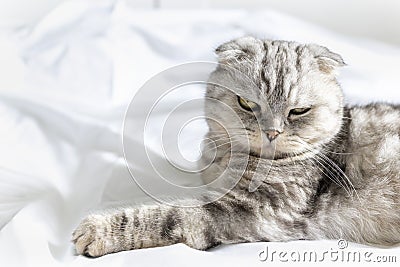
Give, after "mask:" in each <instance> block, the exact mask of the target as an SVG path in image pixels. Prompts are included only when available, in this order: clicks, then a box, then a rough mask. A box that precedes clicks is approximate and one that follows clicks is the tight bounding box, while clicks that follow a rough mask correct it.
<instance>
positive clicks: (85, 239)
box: [72, 215, 114, 257]
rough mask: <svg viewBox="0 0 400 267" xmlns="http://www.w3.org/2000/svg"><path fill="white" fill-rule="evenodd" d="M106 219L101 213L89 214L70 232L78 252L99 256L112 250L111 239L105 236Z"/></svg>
mask: <svg viewBox="0 0 400 267" xmlns="http://www.w3.org/2000/svg"><path fill="white" fill-rule="evenodd" d="M106 229H107V219H106V217H105V216H103V215H89V216H88V217H87V218H86V219H84V220H83V221H82V222H81V223H80V224H79V226H78V227H77V228H76V229H75V231H74V232H73V234H72V242H73V243H74V244H75V249H76V252H77V253H78V254H81V255H85V256H89V257H99V256H103V255H105V254H108V253H111V252H114V251H113V246H112V240H108V239H110V238H109V237H108V236H107V231H106Z"/></svg>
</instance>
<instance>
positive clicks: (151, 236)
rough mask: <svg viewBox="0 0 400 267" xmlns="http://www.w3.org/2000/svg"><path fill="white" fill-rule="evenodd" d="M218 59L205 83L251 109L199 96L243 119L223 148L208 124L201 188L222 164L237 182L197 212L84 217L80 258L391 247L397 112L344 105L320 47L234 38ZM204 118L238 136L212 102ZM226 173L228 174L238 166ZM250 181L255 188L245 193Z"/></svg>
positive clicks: (333, 63) (122, 211) (157, 209)
mask: <svg viewBox="0 0 400 267" xmlns="http://www.w3.org/2000/svg"><path fill="white" fill-rule="evenodd" d="M216 53H217V55H218V58H219V62H220V67H218V68H217V70H215V71H214V73H212V74H211V77H210V79H211V80H214V81H226V82H229V81H231V82H232V81H233V82H234V83H235V84H236V85H239V86H237V87H238V89H237V90H238V92H237V94H238V95H240V96H242V97H244V98H246V99H247V100H250V101H253V102H255V103H257V104H258V106H259V109H258V110H257V111H254V112H249V111H248V110H244V109H243V108H242V107H241V106H240V105H239V103H238V96H237V95H236V94H235V93H233V92H230V91H226V90H222V89H221V88H218V86H216V85H210V86H209V87H208V90H207V97H209V98H210V99H217V100H219V101H222V102H223V103H225V104H227V105H229V106H230V107H231V108H232V109H233V110H234V111H235V113H236V114H238V115H239V116H240V118H241V119H242V120H243V121H244V126H243V127H244V129H245V132H246V135H245V136H242V135H241V134H238V136H233V137H232V140H234V141H232V142H231V143H228V144H226V140H228V139H227V138H228V136H226V133H225V131H224V129H222V128H221V127H220V126H219V125H217V124H215V123H213V122H212V121H210V122H209V128H210V131H209V133H208V137H209V138H211V139H212V140H214V141H215V143H216V144H217V145H218V152H217V157H216V158H215V160H214V162H213V165H212V166H211V167H210V168H209V169H208V170H207V171H206V172H204V180H205V181H206V182H210V181H211V180H213V178H214V177H215V175H216V171H215V170H218V169H221V168H223V167H224V165H226V162H227V159H228V158H229V157H231V154H236V155H240V154H241V153H243V154H244V153H247V154H246V155H243V156H248V157H249V162H248V164H247V167H246V170H245V172H244V174H243V175H242V177H241V179H240V181H239V182H238V183H237V185H236V186H235V187H234V188H233V189H232V190H231V191H229V192H228V193H227V194H226V195H225V196H224V197H222V198H220V199H219V200H217V201H214V202H212V203H209V204H206V205H203V206H198V207H193V208H184V207H179V205H177V206H175V207H173V206H167V205H163V204H158V205H156V204H152V205H142V206H132V207H127V208H119V209H112V210H108V211H105V212H103V213H98V214H92V215H89V216H88V217H87V218H86V219H84V220H83V221H82V222H81V224H80V225H79V226H78V227H77V229H76V230H75V232H74V233H73V242H74V243H75V246H76V250H77V252H78V253H79V254H85V255H88V256H92V257H97V256H102V255H105V254H108V253H113V252H118V251H122V250H131V249H139V248H148V247H157V246H165V245H170V244H175V243H179V242H182V243H185V244H186V245H188V246H190V247H192V248H195V249H201V250H205V249H208V248H211V247H214V246H217V245H219V244H222V243H224V244H229V243H239V242H256V241H287V240H296V239H338V238H344V239H346V240H349V241H355V242H360V243H365V244H380V245H392V244H395V243H398V242H400V209H399V207H400V206H399V204H400V106H399V105H389V104H371V105H367V106H352V107H346V106H344V105H343V95H342V91H341V88H340V86H339V84H338V82H337V80H336V74H337V73H336V71H337V69H338V68H339V67H341V66H343V65H344V62H343V60H342V58H341V57H340V56H339V55H338V54H335V53H333V52H331V51H329V50H328V49H327V48H325V47H322V46H318V45H310V44H306V45H305V44H299V43H295V42H286V41H271V40H259V39H256V38H253V37H243V38H239V39H236V40H233V41H230V42H228V43H225V44H222V45H221V46H220V47H219V48H217V50H216ZM224 66H231V67H233V68H235V69H237V70H240V71H241V72H242V73H245V74H246V75H247V76H248V77H250V79H251V80H252V83H254V84H255V85H256V86H255V87H249V84H247V83H243V84H241V82H243V81H240V80H235V77H232V75H229V72H227V71H226V69H225V70H224ZM305 107H307V108H310V109H309V111H308V112H306V113H305V114H300V115H296V116H292V115H293V114H291V112H292V111H291V110H292V109H294V108H305ZM205 111H206V115H207V116H211V117H217V118H218V119H219V120H220V121H221V124H222V125H224V126H226V127H232V129H230V132H235V129H234V127H236V126H235V125H236V124H235V122H234V121H232V120H233V119H234V118H233V117H230V115H229V114H225V113H224V112H223V111H222V110H220V109H219V108H218V107H217V106H215V105H213V104H212V103H211V102H209V101H207V102H206V106H205ZM256 112H258V115H257V114H255V113H256ZM256 115H257V117H258V118H259V120H258V121H257V120H256V119H255V117H256ZM271 128H273V129H277V130H279V132H280V134H279V135H278V137H277V138H276V139H274V140H273V141H268V140H266V138H265V132H264V131H265V130H268V129H271ZM246 138H247V140H250V143H249V151H250V152H245V151H246V150H245V149H244V147H245V145H244V143H245V139H246ZM271 145H273V146H274V149H275V153H273V154H271V153H270V152H269V150H270V148H271ZM262 148H263V149H262ZM207 152H208V150H207V147H206V148H205V151H204V153H203V157H204V160H207V157H209V155H208V153H207ZM212 167H215V168H212ZM231 168H232V170H230V171H232V173H233V172H234V171H235V164H233V165H232V166H231ZM254 179H259V180H260V181H261V185H260V186H259V187H258V188H257V189H256V190H255V191H254V192H250V191H249V190H248V188H249V184H250V182H251V180H254ZM216 190H217V189H216ZM179 201H182V202H183V203H184V202H185V201H192V200H179Z"/></svg>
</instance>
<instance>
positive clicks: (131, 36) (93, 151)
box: [0, 1, 400, 267]
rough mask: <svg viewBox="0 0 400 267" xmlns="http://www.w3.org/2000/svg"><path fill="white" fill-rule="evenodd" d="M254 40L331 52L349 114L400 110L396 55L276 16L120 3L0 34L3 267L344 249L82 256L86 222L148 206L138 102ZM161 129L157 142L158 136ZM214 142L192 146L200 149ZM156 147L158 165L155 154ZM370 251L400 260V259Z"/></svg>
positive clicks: (197, 260) (252, 260)
mask: <svg viewBox="0 0 400 267" xmlns="http://www.w3.org/2000/svg"><path fill="white" fill-rule="evenodd" d="M382 30H384V29H382ZM245 34H252V35H256V36H258V37H262V38H277V39H286V40H296V41H299V42H313V43H319V44H322V45H326V46H328V47H329V48H330V49H331V50H333V51H335V52H338V53H340V54H341V55H342V56H343V58H344V59H345V61H346V63H347V64H348V66H347V67H345V68H344V69H343V70H342V71H341V76H340V82H341V84H342V85H343V88H344V91H345V94H346V96H347V99H348V102H349V103H366V102H370V101H391V102H397V103H399V102H400V93H399V92H400V90H399V85H398V84H399V82H398V81H399V76H398V70H399V69H400V49H399V48H397V47H390V46H388V45H385V44H381V43H377V42H371V41H367V40H360V39H354V38H350V37H344V36H340V35H338V34H335V33H332V32H329V31H326V30H324V29H321V28H319V27H317V26H314V25H310V24H308V23H305V22H302V21H299V20H297V19H294V18H291V17H287V16H285V15H282V14H279V13H276V12H273V11H269V10H261V11H241V10H236V11H235V10H232V11H224V10H134V9H131V8H129V7H128V6H127V5H125V3H124V2H123V1H69V2H66V3H64V4H62V5H60V6H59V7H58V8H56V9H55V10H53V11H52V12H51V13H49V14H48V15H47V16H45V17H44V18H43V19H42V20H41V21H40V22H39V23H38V24H37V25H34V26H32V27H29V28H23V29H13V30H12V31H10V30H2V31H0V57H1V58H0V59H1V60H0V66H1V68H0V70H2V71H3V75H2V77H1V80H2V81H0V226H1V227H2V228H1V231H0V266H7V267H9V266H92V265H93V266H94V265H96V266H134V265H144V266H187V265H190V266H205V265H206V266H207V265H211V266H218V265H219V266H221V265H224V264H229V265H230V266H252V265H257V264H258V265H266V264H268V263H267V262H260V261H259V260H258V255H259V251H260V250H261V249H263V248H264V247H265V245H268V246H271V247H274V248H276V249H278V248H279V249H286V250H294V249H305V248H309V249H313V250H316V251H323V250H329V249H330V248H331V247H333V248H336V247H337V246H336V241H313V242H306V241H297V242H289V243H282V244H278V243H270V244H267V243H258V244H241V245H231V246H223V247H219V248H216V249H213V250H212V251H210V252H202V251H196V250H192V249H190V248H188V247H186V246H184V245H182V244H177V245H174V246H170V247H164V248H154V249H144V250H138V251H129V252H122V253H118V254H112V255H108V256H105V257H101V258H98V259H88V258H85V257H82V256H76V255H74V250H73V246H72V244H71V243H70V241H69V240H70V236H71V232H72V231H73V229H74V227H75V226H76V225H77V223H78V222H79V220H80V219H81V218H82V217H83V216H84V215H85V214H86V213H87V212H88V211H89V210H91V209H95V208H99V207H102V206H105V205H108V204H110V203H114V202H115V201H118V202H119V201H129V200H132V199H134V200H136V201H139V200H140V199H142V198H146V194H145V193H143V192H142V191H141V190H140V189H139V188H138V187H137V186H136V185H135V184H134V182H133V181H132V179H131V178H130V176H129V172H128V170H127V168H126V166H125V162H124V159H123V153H122V142H121V133H122V122H123V118H124V113H125V110H126V108H127V105H128V104H129V102H130V100H131V98H132V97H133V96H134V94H135V92H136V91H137V90H138V89H139V88H140V86H142V84H143V83H144V82H145V81H146V80H148V79H149V78H151V77H152V76H153V75H155V74H157V73H158V72H160V71H162V70H164V69H166V68H168V67H171V66H174V65H176V64H181V63H184V62H190V61H199V60H200V61H215V56H214V54H213V49H215V48H216V47H217V46H218V44H220V43H222V42H224V41H227V40H229V39H232V38H234V37H239V36H242V35H245ZM191 94H193V92H187V96H191ZM195 94H197V93H195ZM170 101H171V105H173V103H174V99H170ZM167 104H168V103H167ZM137 108H140V107H137ZM159 112H161V113H162V109H161V111H159ZM159 115H160V116H162V115H163V114H159ZM155 127H156V128H155V129H154V132H152V131H149V132H148V133H147V134H148V135H150V138H149V140H152V138H151V137H152V135H154V136H155V135H156V134H157V131H158V130H159V129H160V127H161V126H157V125H156V126H155ZM205 130H206V129H205V127H204V126H201V125H200V126H199V128H198V129H192V131H191V132H189V133H188V134H189V135H197V136H198V137H199V138H201V136H202V134H204V132H205ZM150 146H151V147H152V148H153V149H154V150H155V152H156V153H159V151H157V147H158V144H157V143H153V144H151V141H150ZM182 150H183V151H186V152H187V153H189V154H190V151H191V150H193V149H192V148H191V147H188V146H186V147H183V148H182ZM135 167H136V168H137V169H138V171H141V172H142V173H143V175H146V172H147V171H146V169H141V166H135ZM350 247H352V248H356V249H361V248H362V246H360V245H356V244H350ZM369 250H370V251H373V252H375V253H376V254H379V253H381V254H382V253H383V254H389V255H393V254H395V255H400V248H391V249H389V250H388V249H386V250H378V249H373V248H369ZM398 260H400V256H398ZM328 263H329V262H328ZM304 265H307V264H304Z"/></svg>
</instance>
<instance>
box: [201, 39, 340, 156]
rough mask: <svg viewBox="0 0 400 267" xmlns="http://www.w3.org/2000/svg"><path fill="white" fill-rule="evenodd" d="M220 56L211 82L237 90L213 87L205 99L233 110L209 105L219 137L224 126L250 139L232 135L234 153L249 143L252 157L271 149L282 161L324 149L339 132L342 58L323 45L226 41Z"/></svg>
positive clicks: (213, 126)
mask: <svg viewBox="0 0 400 267" xmlns="http://www.w3.org/2000/svg"><path fill="white" fill-rule="evenodd" d="M216 54H217V56H218V62H219V67H218V68H217V69H216V71H214V72H213V73H212V74H211V77H210V81H212V82H215V83H221V84H223V85H224V86H226V87H231V89H232V88H233V89H234V90H233V91H230V90H226V89H225V88H223V87H221V86H215V85H209V86H208V88H207V93H206V96H207V97H208V98H210V99H216V100H218V101H221V102H222V103H223V104H225V105H226V106H229V108H230V109H231V110H232V111H233V112H227V111H226V110H225V109H224V108H221V105H215V103H213V102H212V101H206V116H209V117H212V118H216V119H217V120H218V123H215V122H214V121H215V120H213V121H211V120H210V121H209V122H208V124H209V127H210V132H211V133H212V132H214V133H215V136H218V135H219V136H220V135H221V134H220V133H221V132H222V131H223V130H222V128H221V125H222V126H223V127H225V128H226V129H227V130H228V131H229V130H231V133H234V132H235V131H236V130H237V129H238V128H245V130H244V132H245V133H246V135H247V136H245V135H243V131H241V133H239V134H238V135H237V136H232V138H233V140H234V142H235V144H234V147H235V149H240V147H241V144H240V143H241V142H242V146H244V145H245V144H246V143H247V142H249V143H250V150H251V153H252V154H255V155H261V156H263V157H266V158H271V157H272V156H271V150H272V149H273V150H275V154H274V155H275V156H274V158H275V159H280V158H285V157H289V156H294V155H299V154H305V152H309V151H310V150H313V149H320V148H321V147H322V146H323V145H324V144H326V143H327V142H329V141H330V140H332V138H334V136H335V135H336V134H337V133H338V132H339V130H340V128H341V124H342V116H343V95H342V90H341V88H340V86H339V84H338V82H337V80H336V76H335V75H336V70H337V68H338V67H340V66H343V65H345V64H344V62H343V59H342V58H341V57H340V56H339V55H338V54H335V53H333V52H331V51H329V50H328V49H327V48H325V47H322V46H319V45H314V44H299V43H295V42H287V41H271V40H260V39H256V38H253V37H243V38H239V39H236V40H233V41H230V42H227V43H224V44H222V45H221V46H219V47H218V48H217V49H216ZM232 68H233V69H235V71H232ZM239 73H240V74H239ZM233 113H235V114H233ZM235 116H237V117H235ZM237 118H240V119H241V122H240V123H238V120H237ZM230 128H232V129H230ZM236 132H237V131H236ZM233 135H234V134H233ZM261 148H263V149H261Z"/></svg>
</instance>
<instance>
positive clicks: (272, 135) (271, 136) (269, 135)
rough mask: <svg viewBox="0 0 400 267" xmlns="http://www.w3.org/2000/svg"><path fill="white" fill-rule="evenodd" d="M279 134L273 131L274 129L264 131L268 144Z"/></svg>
mask: <svg viewBox="0 0 400 267" xmlns="http://www.w3.org/2000/svg"><path fill="white" fill-rule="evenodd" d="M280 133H281V132H280V131H278V130H275V129H272V130H266V131H265V134H266V135H267V138H268V140H269V141H270V142H272V141H274V140H275V139H276V138H277V137H278V135H279V134H280Z"/></svg>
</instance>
